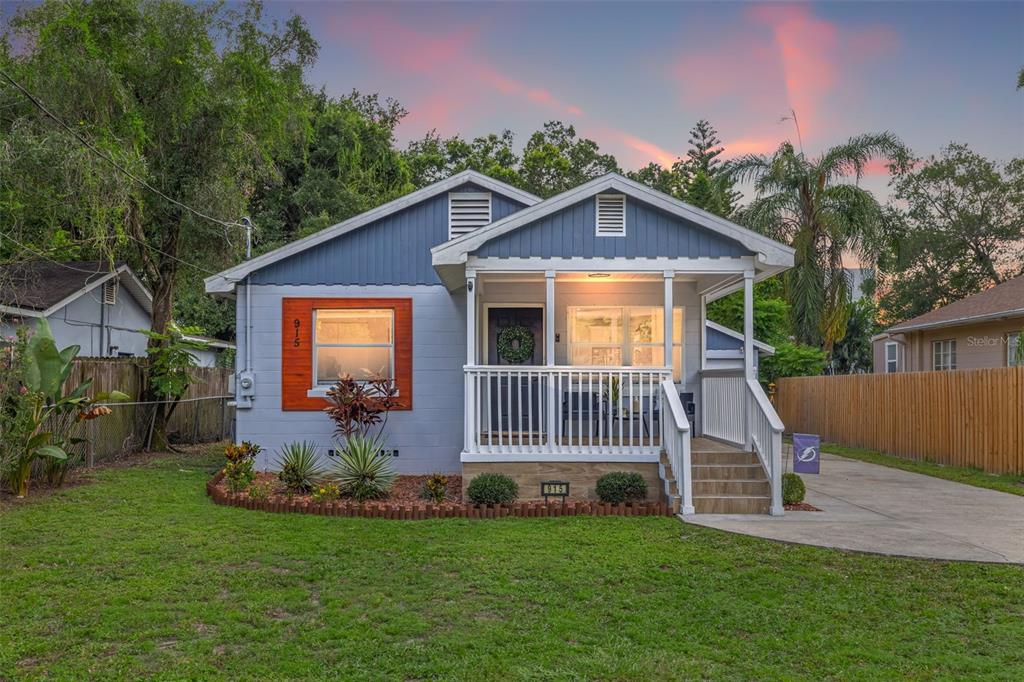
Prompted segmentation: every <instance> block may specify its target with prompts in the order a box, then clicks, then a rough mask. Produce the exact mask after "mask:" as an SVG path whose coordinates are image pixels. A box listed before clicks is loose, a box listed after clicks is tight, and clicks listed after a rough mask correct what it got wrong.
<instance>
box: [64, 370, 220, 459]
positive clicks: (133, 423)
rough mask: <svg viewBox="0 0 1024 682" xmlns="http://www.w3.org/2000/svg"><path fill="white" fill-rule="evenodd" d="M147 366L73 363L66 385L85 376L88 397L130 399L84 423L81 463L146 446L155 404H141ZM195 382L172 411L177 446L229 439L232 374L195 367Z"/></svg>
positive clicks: (173, 438)
mask: <svg viewBox="0 0 1024 682" xmlns="http://www.w3.org/2000/svg"><path fill="white" fill-rule="evenodd" d="M145 372H146V368H145V364H144V362H143V361H141V360H138V359H134V358H127V359H117V360H115V359H101V358H86V359H82V360H77V361H76V362H75V368H74V369H73V370H72V372H71V376H70V377H68V386H76V385H78V384H79V383H80V382H81V381H83V380H84V379H86V378H88V377H92V379H93V384H92V387H91V388H90V389H89V391H88V392H89V394H90V395H95V394H97V393H100V392H103V391H112V390H118V391H122V392H124V393H126V394H128V396H130V398H131V401H130V402H126V403H110V404H109V407H110V409H111V410H112V412H111V414H109V415H106V416H104V417H100V418H99V419H93V420H91V421H87V422H82V427H81V428H82V431H81V433H80V434H79V435H80V437H83V438H86V439H88V444H87V445H85V452H83V456H84V458H85V459H86V460H87V461H88V462H89V463H90V464H91V463H92V462H94V461H102V460H104V459H111V458H115V457H118V456H120V455H123V454H126V453H129V452H134V451H136V450H139V449H141V448H142V447H144V446H145V445H146V444H147V442H148V437H149V430H150V428H151V425H152V421H153V415H154V413H155V407H154V403H142V402H141V400H142V387H143V385H144V383H143V382H144V377H145ZM192 373H193V377H194V379H193V382H192V385H191V386H189V388H188V391H187V392H186V393H185V395H184V397H183V399H182V401H181V402H180V403H179V404H178V406H177V407H176V408H175V409H174V412H173V413H172V414H171V419H170V422H169V424H168V434H169V437H170V439H171V441H172V442H175V443H207V442H213V441H218V440H224V439H226V438H230V436H231V431H232V426H233V424H234V417H235V415H234V408H233V407H229V406H228V404H227V403H228V401H229V400H232V399H233V396H231V395H229V381H230V377H231V370H230V369H227V368H222V367H195V368H193V369H192Z"/></svg>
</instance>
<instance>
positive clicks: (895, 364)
mask: <svg viewBox="0 0 1024 682" xmlns="http://www.w3.org/2000/svg"><path fill="white" fill-rule="evenodd" d="M898 371H900V347H899V344H897V343H896V342H895V341H886V342H885V373H886V374H892V373H894V372H898Z"/></svg>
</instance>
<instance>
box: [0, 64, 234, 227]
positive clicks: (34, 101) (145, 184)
mask: <svg viewBox="0 0 1024 682" xmlns="http://www.w3.org/2000/svg"><path fill="white" fill-rule="evenodd" d="M0 75H2V76H3V77H4V78H6V79H7V80H8V81H9V82H10V83H11V85H13V86H14V87H15V88H17V89H18V90H19V91H20V92H21V93H22V94H23V95H25V97H26V98H28V100H29V101H30V102H31V103H32V104H33V105H35V107H36V108H37V109H39V110H40V111H41V112H43V113H44V114H46V115H47V116H49V117H50V118H51V119H53V120H54V121H55V122H56V123H57V125H59V126H61V127H62V128H64V129H65V130H67V131H68V132H69V133H71V134H72V135H74V136H75V138H77V139H78V141H79V142H81V143H82V144H83V145H85V146H86V147H87V148H88V149H89V150H90V151H92V152H93V153H94V154H96V155H97V156H99V157H100V158H102V159H103V160H104V161H106V162H107V163H109V164H110V165H111V166H113V167H114V168H116V169H117V170H119V171H121V172H122V173H124V174H125V175H127V176H128V177H129V178H131V179H132V180H134V181H135V182H137V183H139V184H140V185H142V186H143V187H145V188H146V189H148V190H149V191H150V192H152V193H154V194H156V195H157V196H159V197H162V198H163V199H165V200H166V201H169V202H171V203H172V204H174V205H175V206H180V207H181V208H183V209H185V210H186V211H188V212H189V213H192V214H193V215H195V216H197V217H199V218H202V219H204V220H209V221H210V222H212V223H217V224H218V225H222V226H224V227H241V228H242V229H245V225H242V224H240V223H230V222H226V221H223V220H220V219H219V218H214V217H213V216H210V215H207V214H205V213H203V212H202V211H197V210H196V209H194V208H192V207H191V206H189V205H187V204H183V203H182V202H180V201H178V200H177V199H174V198H172V197H169V196H167V195H166V194H164V193H163V192H161V191H160V190H158V189H157V188H156V187H153V186H152V185H150V184H149V183H148V182H146V181H145V180H143V179H142V178H140V177H138V176H136V175H135V174H134V173H132V172H131V171H129V170H128V169H127V168H125V167H124V166H122V165H121V164H119V163H118V162H117V161H116V160H114V158H113V157H112V156H110V155H109V154H107V153H106V152H104V151H103V150H101V149H99V148H98V147H96V146H95V145H93V144H92V143H91V142H89V140H87V139H85V137H83V136H82V135H81V134H79V132H78V131H77V130H75V129H74V128H72V127H71V126H69V125H68V124H67V123H65V122H64V121H62V120H61V119H59V118H57V116H56V115H54V114H53V113H51V112H50V110H49V109H47V108H46V106H45V105H43V103H42V102H41V101H39V99H38V98H37V97H36V96H35V95H33V94H32V93H31V92H29V91H28V89H27V88H26V87H25V86H23V85H22V84H21V83H19V82H18V81H16V80H14V79H13V78H11V76H10V75H8V74H7V72H6V71H4V70H3V69H0Z"/></svg>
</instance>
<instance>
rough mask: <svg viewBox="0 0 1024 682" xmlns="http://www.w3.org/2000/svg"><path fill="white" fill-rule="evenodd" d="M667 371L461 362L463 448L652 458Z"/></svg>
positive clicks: (481, 452) (495, 452) (490, 452)
mask: <svg viewBox="0 0 1024 682" xmlns="http://www.w3.org/2000/svg"><path fill="white" fill-rule="evenodd" d="M671 377H672V370H671V368H668V367H664V368H661V367H657V368H637V367H566V366H554V367H552V366H523V365H467V366H466V367H465V382H466V383H465V405H466V419H465V429H466V430H465V446H464V452H463V454H464V455H537V456H552V455H554V456H559V455H569V456H573V455H575V456H580V457H581V459H583V460H585V459H586V458H587V457H598V458H599V457H600V456H613V455H614V456H630V455H640V456H647V457H652V456H653V457H657V456H658V455H660V452H661V433H662V429H661V426H660V423H661V405H662V402H663V401H662V399H661V382H662V381H663V380H665V379H669V380H671ZM677 398H678V397H677Z"/></svg>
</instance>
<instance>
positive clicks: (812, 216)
mask: <svg viewBox="0 0 1024 682" xmlns="http://www.w3.org/2000/svg"><path fill="white" fill-rule="evenodd" d="M876 158H877V159H888V160H889V161H890V163H892V164H895V166H896V167H897V168H899V169H903V168H905V167H906V166H907V163H908V160H907V159H908V154H907V150H906V148H905V147H904V146H903V143H901V142H900V140H899V139H898V138H897V137H896V136H894V135H892V134H891V133H878V134H869V135H859V136H857V137H851V138H850V139H849V140H848V141H847V142H846V143H845V144H841V145H839V146H837V147H833V148H831V149H828V150H826V151H825V152H824V153H823V154H821V155H820V156H818V157H816V158H813V159H810V158H807V157H806V156H804V154H803V152H802V151H801V152H797V151H796V150H795V149H793V145H792V144H791V143H789V142H784V143H783V144H782V145H780V146H779V148H778V150H776V151H775V153H774V154H772V155H770V156H765V155H758V154H749V155H747V156H743V157H741V158H739V159H736V160H735V161H733V162H732V163H731V164H730V169H729V170H730V172H731V173H732V176H733V177H734V178H735V179H736V180H737V181H738V182H751V181H752V182H753V183H754V189H755V191H756V197H755V199H754V200H753V201H752V202H751V203H750V205H749V206H747V207H745V208H744V209H743V210H742V211H741V212H740V214H739V219H740V221H741V222H743V223H744V224H745V225H747V226H748V227H750V228H752V229H754V230H757V231H758V232H761V233H762V234H765V235H768V236H770V237H772V238H774V239H777V240H779V241H784V242H786V243H788V244H790V245H791V246H792V247H793V248H794V249H795V250H796V258H795V263H794V266H793V269H791V270H789V271H788V272H787V273H786V276H785V284H786V293H787V296H788V298H789V301H790V305H791V307H792V315H793V326H794V330H795V333H796V338H797V340H798V341H800V342H801V343H806V344H812V345H816V346H817V345H823V346H824V347H825V349H826V350H828V351H831V349H832V345H833V344H834V343H835V342H836V341H838V340H839V339H841V338H843V336H844V335H845V334H846V321H847V316H848V306H847V303H848V302H849V300H850V285H849V282H848V281H847V278H846V274H845V272H844V270H843V254H844V253H845V252H846V251H852V252H854V253H856V254H857V255H858V256H860V258H861V260H862V261H866V262H874V260H875V254H876V253H877V249H878V248H880V245H881V243H882V238H881V232H882V229H881V227H882V207H881V205H880V204H879V203H878V200H877V199H875V197H874V195H872V194H871V192H869V191H868V190H866V189H864V188H862V187H859V186H858V185H857V182H858V181H859V180H860V178H861V176H862V175H863V174H864V169H865V167H866V166H867V164H868V162H869V161H871V160H872V159H876ZM850 176H853V178H854V182H852V183H851V182H843V180H844V179H846V178H849V177H850Z"/></svg>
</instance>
